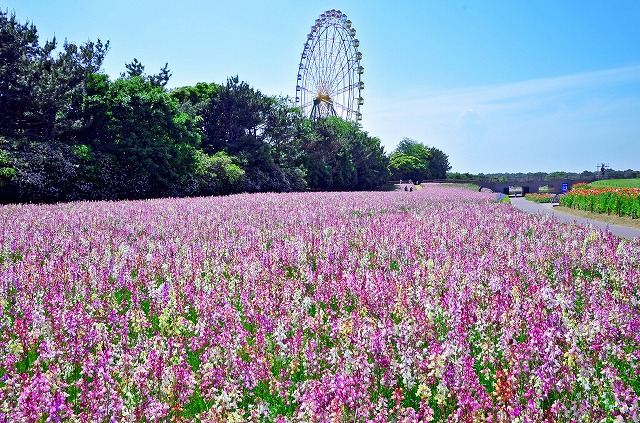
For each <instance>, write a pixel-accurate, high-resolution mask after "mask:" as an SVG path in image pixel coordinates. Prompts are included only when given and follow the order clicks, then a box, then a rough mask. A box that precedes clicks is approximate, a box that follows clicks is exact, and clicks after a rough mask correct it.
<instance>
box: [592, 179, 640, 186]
mask: <svg viewBox="0 0 640 423" xmlns="http://www.w3.org/2000/svg"><path fill="white" fill-rule="evenodd" d="M589 186H590V187H593V188H607V187H610V188H640V178H632V179H605V180H600V181H595V182H591V183H590V184H589Z"/></svg>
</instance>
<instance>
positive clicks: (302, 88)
mask: <svg viewBox="0 0 640 423" xmlns="http://www.w3.org/2000/svg"><path fill="white" fill-rule="evenodd" d="M359 46H360V41H358V39H357V38H356V30H355V28H353V26H352V24H351V21H350V20H348V19H347V15H345V14H344V13H342V12H341V11H339V10H335V9H332V10H328V11H326V12H324V13H323V14H322V15H320V17H319V18H318V19H316V23H315V24H314V25H313V26H312V27H311V32H310V33H309V35H307V42H306V43H305V44H304V49H303V50H302V56H301V59H300V66H299V68H298V80H297V81H298V82H297V85H296V105H297V106H298V107H300V108H301V109H302V111H303V113H304V114H305V115H306V116H309V117H310V118H311V119H316V118H319V117H327V116H339V117H341V118H343V119H346V120H351V121H354V120H355V121H358V120H361V119H362V113H361V112H360V106H362V105H363V104H364V99H363V98H362V90H363V89H364V82H362V74H363V73H364V68H363V67H362V65H361V64H360V61H361V60H362V53H361V52H359V51H358V47H359Z"/></svg>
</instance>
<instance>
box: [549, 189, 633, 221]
mask: <svg viewBox="0 0 640 423" xmlns="http://www.w3.org/2000/svg"><path fill="white" fill-rule="evenodd" d="M560 204H561V205H563V206H566V207H571V208H575V209H579V210H586V211H590V212H593V213H615V214H618V215H619V216H631V217H632V218H637V217H640V188H591V187H589V186H588V185H587V186H581V187H578V188H576V187H575V186H574V187H573V188H572V189H571V191H569V192H568V193H567V195H565V196H563V197H562V199H561V200H560Z"/></svg>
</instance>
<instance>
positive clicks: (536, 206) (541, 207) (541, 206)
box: [511, 197, 640, 239]
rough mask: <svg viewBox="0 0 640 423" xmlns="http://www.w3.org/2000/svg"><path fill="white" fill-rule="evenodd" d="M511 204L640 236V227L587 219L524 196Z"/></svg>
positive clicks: (617, 233) (632, 236) (559, 217)
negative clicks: (635, 227) (526, 198)
mask: <svg viewBox="0 0 640 423" xmlns="http://www.w3.org/2000/svg"><path fill="white" fill-rule="evenodd" d="M511 204H513V205H514V206H515V207H517V208H519V209H520V210H523V211H525V212H527V213H532V214H536V213H540V214H552V215H554V216H555V217H556V219H558V220H559V221H561V222H566V223H571V222H577V223H590V224H592V225H594V226H597V227H598V228H600V229H602V230H607V228H608V230H609V232H611V233H612V234H614V235H616V236H619V237H622V238H627V239H634V238H640V230H639V229H634V228H629V227H626V226H619V225H610V224H608V223H605V222H599V221H597V220H592V219H586V218H584V217H578V216H574V215H571V214H567V213H563V212H560V211H557V210H554V209H553V206H552V205H551V204H549V203H534V202H533V201H529V200H525V199H524V197H515V198H511Z"/></svg>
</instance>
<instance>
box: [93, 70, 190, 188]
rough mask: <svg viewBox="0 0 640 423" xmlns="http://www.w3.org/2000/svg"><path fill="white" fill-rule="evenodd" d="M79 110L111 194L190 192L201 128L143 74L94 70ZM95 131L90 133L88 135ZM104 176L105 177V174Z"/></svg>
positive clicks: (162, 89)
mask: <svg viewBox="0 0 640 423" xmlns="http://www.w3.org/2000/svg"><path fill="white" fill-rule="evenodd" d="M89 81H90V82H89V84H88V89H87V94H86V98H85V102H84V104H83V106H84V107H83V110H84V112H85V119H86V120H87V121H90V122H92V124H91V125H89V126H88V128H90V129H91V131H90V133H87V134H85V136H86V137H87V143H88V144H89V146H90V147H91V149H92V150H93V151H94V152H96V153H97V154H99V155H100V156H101V159H102V162H101V163H100V164H99V166H100V167H101V171H102V172H106V174H107V175H109V176H110V178H111V182H110V183H111V185H112V186H111V189H112V190H113V192H112V194H111V195H112V196H114V195H115V196H116V197H118V198H145V197H157V196H166V195H181V194H188V193H190V192H189V190H188V189H186V188H185V187H186V186H187V185H188V180H187V179H188V175H191V174H192V173H193V171H194V169H195V159H194V154H195V149H196V148H197V146H198V144H199V133H198V129H197V124H196V121H195V119H194V118H193V117H191V116H189V115H188V114H186V113H184V112H180V111H179V108H178V103H177V101H175V100H174V99H173V98H172V97H171V96H170V95H169V94H168V93H167V92H166V90H165V89H164V88H163V87H162V86H158V85H156V84H154V83H152V82H151V81H149V80H148V79H147V78H145V77H144V76H143V75H134V76H129V77H126V78H119V79H117V80H115V81H113V82H109V81H108V79H107V78H105V77H104V76H103V75H93V76H91V77H90V78H89ZM91 134H93V137H91ZM105 179H106V178H105Z"/></svg>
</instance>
